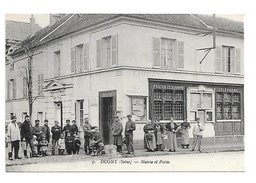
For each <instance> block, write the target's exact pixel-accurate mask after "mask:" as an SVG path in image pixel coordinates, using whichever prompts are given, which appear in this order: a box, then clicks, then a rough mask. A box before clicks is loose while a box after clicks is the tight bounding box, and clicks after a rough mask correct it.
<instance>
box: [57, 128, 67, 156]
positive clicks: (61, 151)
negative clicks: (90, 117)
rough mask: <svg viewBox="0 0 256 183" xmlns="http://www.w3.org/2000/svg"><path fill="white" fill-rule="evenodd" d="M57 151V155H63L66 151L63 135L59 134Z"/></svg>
mask: <svg viewBox="0 0 256 183" xmlns="http://www.w3.org/2000/svg"><path fill="white" fill-rule="evenodd" d="M58 149H59V155H64V151H65V149H66V145H65V139H64V133H61V134H60V139H59V141H58Z"/></svg>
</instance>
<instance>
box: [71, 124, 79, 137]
mask: <svg viewBox="0 0 256 183" xmlns="http://www.w3.org/2000/svg"><path fill="white" fill-rule="evenodd" d="M77 134H78V127H77V125H76V120H72V126H71V135H77Z"/></svg>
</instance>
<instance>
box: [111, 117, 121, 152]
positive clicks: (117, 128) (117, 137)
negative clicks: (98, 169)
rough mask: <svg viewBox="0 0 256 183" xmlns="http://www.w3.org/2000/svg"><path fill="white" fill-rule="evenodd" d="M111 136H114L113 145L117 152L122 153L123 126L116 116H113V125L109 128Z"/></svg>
mask: <svg viewBox="0 0 256 183" xmlns="http://www.w3.org/2000/svg"><path fill="white" fill-rule="evenodd" d="M111 130H112V133H113V136H114V143H113V144H114V145H115V146H116V147H117V152H119V153H122V145H123V136H122V132H123V125H122V123H121V122H120V121H119V117H118V116H117V115H115V116H114V123H113V124H112V127H111Z"/></svg>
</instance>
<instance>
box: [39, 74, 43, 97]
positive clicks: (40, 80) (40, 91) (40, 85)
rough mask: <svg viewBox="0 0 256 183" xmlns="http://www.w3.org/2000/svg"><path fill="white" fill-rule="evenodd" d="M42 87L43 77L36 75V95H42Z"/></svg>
mask: <svg viewBox="0 0 256 183" xmlns="http://www.w3.org/2000/svg"><path fill="white" fill-rule="evenodd" d="M43 87H44V76H43V74H39V75H38V95H42V94H43Z"/></svg>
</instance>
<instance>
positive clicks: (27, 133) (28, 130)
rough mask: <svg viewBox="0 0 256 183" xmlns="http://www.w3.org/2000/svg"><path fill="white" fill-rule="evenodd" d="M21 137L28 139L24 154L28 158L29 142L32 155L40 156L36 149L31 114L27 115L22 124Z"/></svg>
mask: <svg viewBox="0 0 256 183" xmlns="http://www.w3.org/2000/svg"><path fill="white" fill-rule="evenodd" d="M21 138H22V139H25V140H26V149H24V156H25V157H26V158H28V156H27V146H28V144H29V146H30V149H31V152H32V156H33V157H38V154H37V153H36V152H35V150H34V144H33V127H32V125H31V123H30V119H29V116H28V115H26V116H25V121H24V122H23V123H22V124H21Z"/></svg>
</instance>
